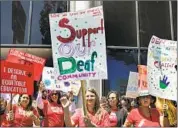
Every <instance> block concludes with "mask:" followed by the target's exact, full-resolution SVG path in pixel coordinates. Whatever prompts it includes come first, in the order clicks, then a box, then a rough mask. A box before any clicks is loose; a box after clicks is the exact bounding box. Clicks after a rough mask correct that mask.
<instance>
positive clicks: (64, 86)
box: [42, 67, 81, 96]
mask: <svg viewBox="0 0 178 128" xmlns="http://www.w3.org/2000/svg"><path fill="white" fill-rule="evenodd" d="M54 76H55V75H54V68H53V67H44V68H43V74H42V81H43V82H44V85H45V88H46V89H47V90H61V91H63V92H68V91H72V92H73V94H74V95H75V96H77V95H78V93H79V91H80V87H81V82H80V81H58V80H55V77H54Z"/></svg>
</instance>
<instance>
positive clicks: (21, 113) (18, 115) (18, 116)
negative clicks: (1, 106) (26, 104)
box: [2, 105, 39, 127]
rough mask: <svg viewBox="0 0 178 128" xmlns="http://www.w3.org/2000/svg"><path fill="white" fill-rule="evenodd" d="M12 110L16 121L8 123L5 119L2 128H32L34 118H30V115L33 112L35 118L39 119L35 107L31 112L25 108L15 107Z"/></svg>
mask: <svg viewBox="0 0 178 128" xmlns="http://www.w3.org/2000/svg"><path fill="white" fill-rule="evenodd" d="M12 109H13V113H14V120H13V121H7V120H6V119H5V120H4V123H3V124H2V126H13V127H32V126H33V120H32V117H30V115H29V116H28V114H29V113H31V112H32V113H33V114H34V115H35V116H37V117H39V115H38V112H37V110H36V109H35V108H33V107H32V109H31V110H30V111H26V110H24V108H23V107H21V106H17V105H14V106H13V108H12Z"/></svg>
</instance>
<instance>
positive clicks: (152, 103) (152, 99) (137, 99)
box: [136, 95, 156, 106]
mask: <svg viewBox="0 0 178 128" xmlns="http://www.w3.org/2000/svg"><path fill="white" fill-rule="evenodd" d="M150 96H151V102H150V106H154V104H155V103H156V97H155V96H152V95H150ZM139 97H141V96H139ZM139 97H137V98H136V104H137V106H140V104H139Z"/></svg>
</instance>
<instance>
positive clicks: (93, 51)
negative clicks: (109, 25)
mask: <svg viewBox="0 0 178 128" xmlns="http://www.w3.org/2000/svg"><path fill="white" fill-rule="evenodd" d="M49 19H50V31H51V40H52V51H53V64H54V69H55V74H56V75H55V77H56V79H57V80H60V81H69V80H89V79H107V64H106V42H105V29H104V18H103V8H102V6H99V7H95V8H90V9H87V10H83V11H77V12H66V13H54V14H50V15H49Z"/></svg>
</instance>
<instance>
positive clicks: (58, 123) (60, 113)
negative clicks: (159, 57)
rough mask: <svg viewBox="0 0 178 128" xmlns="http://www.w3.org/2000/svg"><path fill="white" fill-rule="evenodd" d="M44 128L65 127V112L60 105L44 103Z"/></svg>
mask: <svg viewBox="0 0 178 128" xmlns="http://www.w3.org/2000/svg"><path fill="white" fill-rule="evenodd" d="M43 103H44V108H43V113H44V115H45V117H44V120H43V123H42V125H43V126H44V127H64V110H63V108H62V106H61V105H60V104H57V103H54V102H52V103H50V102H48V101H44V102H43Z"/></svg>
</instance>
